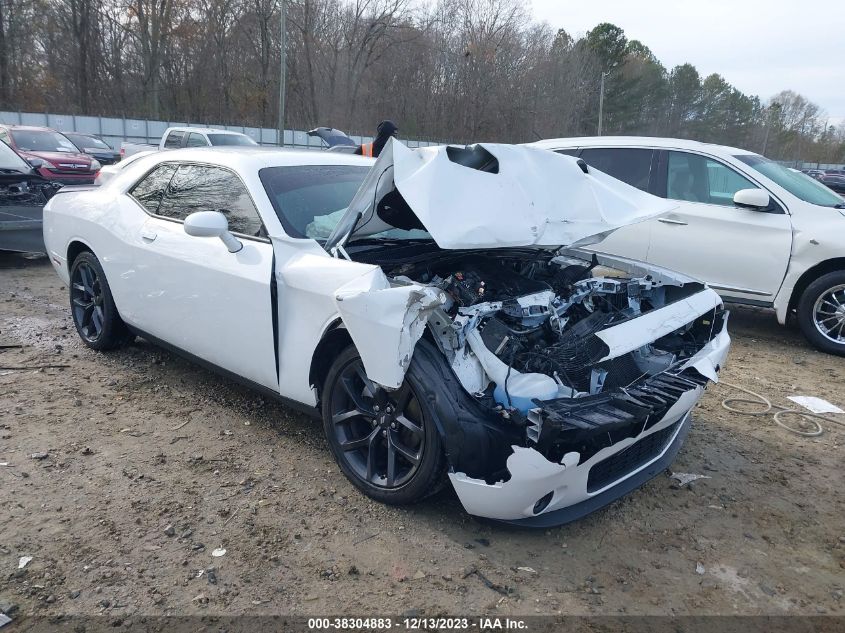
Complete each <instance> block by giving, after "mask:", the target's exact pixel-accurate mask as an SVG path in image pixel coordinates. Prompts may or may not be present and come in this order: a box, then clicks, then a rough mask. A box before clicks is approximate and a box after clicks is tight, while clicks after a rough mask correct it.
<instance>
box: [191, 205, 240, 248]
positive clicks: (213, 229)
mask: <svg viewBox="0 0 845 633" xmlns="http://www.w3.org/2000/svg"><path fill="white" fill-rule="evenodd" d="M185 233H187V234H188V235H193V236H194V237H219V238H220V239H221V240H222V241H223V244H225V245H226V248H227V249H228V250H229V252H230V253H237V252H238V251H239V250H241V249H242V248H243V247H244V245H243V244H242V243H241V241H240V240H239V239H238V238H236V237H235V236H234V235H232V234H231V233H230V232H229V221H228V220H227V219H226V216H225V215H223V214H222V213H220V212H219V211H197V212H195V213H192V214H190V215H189V216H188V217H187V218H185Z"/></svg>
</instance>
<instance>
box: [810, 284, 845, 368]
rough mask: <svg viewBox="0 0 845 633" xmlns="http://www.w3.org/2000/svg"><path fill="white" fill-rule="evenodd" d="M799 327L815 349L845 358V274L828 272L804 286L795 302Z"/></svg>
mask: <svg viewBox="0 0 845 633" xmlns="http://www.w3.org/2000/svg"><path fill="white" fill-rule="evenodd" d="M798 325H799V326H800V327H801V331H802V332H803V333H804V336H805V337H807V340H808V341H810V343H812V345H813V347H815V348H816V349H819V350H821V351H823V352H827V353H828V354H836V355H838V356H845V271H843V270H838V271H834V272H832V273H827V274H826V275H822V276H821V277H819V278H818V279H816V280H815V281H814V282H813V283H811V284H810V285H809V286H807V289H806V290H804V293H803V294H802V295H801V299H800V301H799V302H798Z"/></svg>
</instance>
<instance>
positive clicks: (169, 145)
mask: <svg viewBox="0 0 845 633" xmlns="http://www.w3.org/2000/svg"><path fill="white" fill-rule="evenodd" d="M183 136H185V133H184V132H171V133H170V134H168V135H167V139H165V141H164V147H165V148H166V149H176V148H177V147H181V146H182V137H183Z"/></svg>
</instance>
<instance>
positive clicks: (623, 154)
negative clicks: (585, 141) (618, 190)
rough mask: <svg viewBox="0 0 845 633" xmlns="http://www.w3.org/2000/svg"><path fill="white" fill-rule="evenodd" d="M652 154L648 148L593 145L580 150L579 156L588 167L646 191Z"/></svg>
mask: <svg viewBox="0 0 845 633" xmlns="http://www.w3.org/2000/svg"><path fill="white" fill-rule="evenodd" d="M652 155H653V152H652V150H650V149H637V148H633V147H632V148H630V149H629V148H618V147H595V148H588V149H585V150H583V151H582V152H581V158H583V159H584V162H585V163H587V164H588V165H589V166H590V167H595V168H596V169H598V170H599V171H603V172H604V173H606V174H608V175H610V176H613V177H614V178H617V179H618V180H621V181H622V182H627V183H628V184H629V185H631V186H633V187H636V188H637V189H642V190H643V191H648V182H649V177H650V176H651V157H652Z"/></svg>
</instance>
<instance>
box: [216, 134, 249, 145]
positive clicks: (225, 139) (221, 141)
mask: <svg viewBox="0 0 845 633" xmlns="http://www.w3.org/2000/svg"><path fill="white" fill-rule="evenodd" d="M208 140H209V141H211V144H212V145H258V143H256V142H255V141H253V140H252V139H251V138H249V137H248V136H244V135H243V134H209V135H208Z"/></svg>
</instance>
